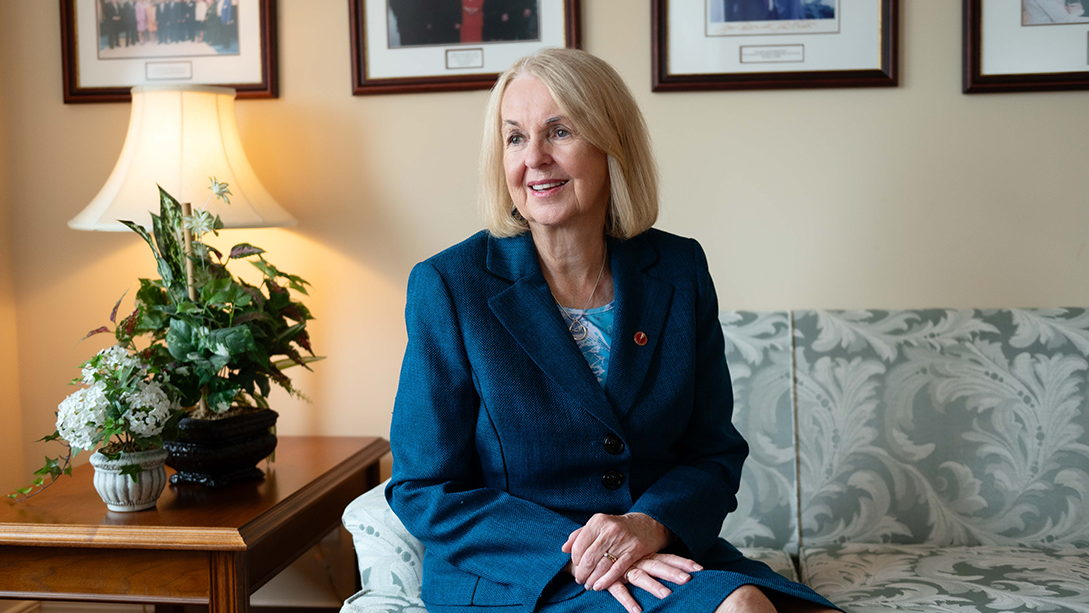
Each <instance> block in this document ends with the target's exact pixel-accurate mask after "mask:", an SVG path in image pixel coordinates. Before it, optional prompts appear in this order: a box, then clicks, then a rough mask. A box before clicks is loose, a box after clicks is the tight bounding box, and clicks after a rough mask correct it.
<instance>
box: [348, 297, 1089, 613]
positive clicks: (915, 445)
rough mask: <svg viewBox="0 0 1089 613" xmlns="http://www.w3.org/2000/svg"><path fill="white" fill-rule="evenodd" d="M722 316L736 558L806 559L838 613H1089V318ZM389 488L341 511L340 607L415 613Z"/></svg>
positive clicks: (780, 563)
mask: <svg viewBox="0 0 1089 613" xmlns="http://www.w3.org/2000/svg"><path fill="white" fill-rule="evenodd" d="M719 319H720V322H721V324H722V329H723V333H724V335H725V337H726V358H727V362H728V363H729V366H730V374H731V378H732V382H733V385H734V400H735V411H734V424H735V425H736V426H737V428H738V429H739V430H740V431H741V433H742V434H743V435H744V436H745V438H746V440H748V441H749V444H750V447H751V451H750V456H749V459H748V460H747V461H746V463H745V468H744V471H743V474H742V482H741V486H740V490H739V492H738V505H739V506H738V509H737V511H735V512H734V513H732V514H731V515H730V516H729V517H728V518H727V520H726V522H725V523H724V524H723V527H722V532H721V534H722V535H723V536H724V537H726V538H727V539H729V540H730V541H731V542H733V543H734V544H736V545H738V546H740V547H742V548H743V549H742V551H743V552H744V553H745V554H746V555H747V556H749V557H751V558H754V559H757V560H761V561H763V562H765V563H767V564H768V565H769V566H771V567H772V568H773V569H774V570H776V571H777V572H779V573H781V574H783V575H784V576H787V577H789V578H792V579H795V580H797V575H796V573H795V569H794V564H793V562H792V560H791V557H790V554H799V555H800V563H801V580H802V581H803V582H804V583H807V584H809V585H810V586H811V587H813V588H814V589H816V590H817V591H818V592H819V593H821V594H824V595H825V596H827V597H828V598H829V599H831V600H832V601H833V602H835V603H837V604H838V605H840V606H842V607H844V609H845V610H847V611H848V612H849V613H869V612H879V611H893V610H911V611H921V612H923V613H928V612H938V611H940V612H943V613H968V612H979V613H991V612H998V611H1002V612H1008V611H1032V612H1033V613H1049V612H1052V611H1055V612H1066V611H1072V612H1080V613H1089V433H1087V432H1086V426H1087V425H1089V405H1087V402H1086V393H1087V392H1089V312H1087V311H1086V309H1035V310H1011V309H1001V310H999V309H996V310H939V309H927V310H909V311H793V312H788V311H774V312H746V311H724V312H722V313H720V318H719ZM383 489H384V484H383V485H382V486H379V487H377V488H375V489H374V490H371V491H370V492H368V493H366V494H364V495H363V496H361V497H360V498H359V499H357V500H356V501H354V502H353V503H352V504H351V505H349V506H348V508H347V509H346V510H345V512H344V518H343V519H344V525H345V526H346V527H347V528H348V530H349V531H351V533H352V535H353V538H354V540H355V547H356V553H357V555H358V558H359V568H360V573H361V580H362V585H363V591H361V592H360V593H358V594H356V595H355V596H352V597H351V598H350V599H348V600H347V601H346V602H345V605H344V609H343V610H342V611H343V613H394V612H397V613H425V610H424V607H423V602H422V601H421V600H420V598H419V597H420V579H421V577H420V572H421V559H422V556H423V546H422V545H421V544H420V543H419V542H418V541H416V539H415V538H413V537H412V536H411V535H410V534H408V532H407V531H406V530H405V529H404V526H403V525H402V524H401V522H400V520H398V519H397V517H396V516H395V515H394V514H393V512H392V511H391V510H390V508H389V506H388V505H387V504H386V500H385V497H384V495H383ZM799 518H800V520H799ZM799 521H800V526H799ZM788 552H789V553H788Z"/></svg>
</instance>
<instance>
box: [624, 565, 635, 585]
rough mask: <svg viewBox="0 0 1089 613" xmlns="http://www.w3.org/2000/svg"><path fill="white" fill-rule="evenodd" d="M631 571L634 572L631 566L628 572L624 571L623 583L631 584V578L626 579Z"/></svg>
mask: <svg viewBox="0 0 1089 613" xmlns="http://www.w3.org/2000/svg"><path fill="white" fill-rule="evenodd" d="M633 570H635V567H634V566H632V567H631V568H629V569H628V570H626V571H624V583H631V577H628V575H630V574H631V571H633Z"/></svg>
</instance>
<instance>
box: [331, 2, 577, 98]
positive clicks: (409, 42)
mask: <svg viewBox="0 0 1089 613" xmlns="http://www.w3.org/2000/svg"><path fill="white" fill-rule="evenodd" d="M349 13H350V19H351V44H352V93H353V94H354V95H357V96H360V95H369V94H392V93H411V92H430V91H454V90H472V89H488V88H490V87H491V86H492V85H493V84H494V83H495V79H496V77H497V76H498V75H499V73H501V72H503V71H504V70H506V69H507V68H508V67H509V66H510V65H511V64H513V63H514V62H515V61H516V60H518V59H519V58H521V57H523V56H525V55H529V54H530V53H533V52H534V51H536V50H538V49H541V48H544V47H577V46H578V45H579V0H349Z"/></svg>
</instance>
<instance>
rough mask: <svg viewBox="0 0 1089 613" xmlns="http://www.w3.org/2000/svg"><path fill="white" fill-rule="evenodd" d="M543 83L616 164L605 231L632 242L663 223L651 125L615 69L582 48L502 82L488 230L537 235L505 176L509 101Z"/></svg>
mask: <svg viewBox="0 0 1089 613" xmlns="http://www.w3.org/2000/svg"><path fill="white" fill-rule="evenodd" d="M524 75H525V76H532V77H535V78H537V79H539V80H540V81H541V82H542V83H544V85H545V86H546V87H547V88H548V91H549V92H551V94H552V98H553V100H555V101H556V105H557V106H559V107H560V110H561V111H562V112H563V114H564V115H565V116H566V117H567V119H568V121H570V122H571V123H572V124H573V125H574V128H575V129H576V130H577V131H578V132H579V134H581V135H582V137H583V138H585V139H586V140H587V141H589V142H590V144H592V145H594V146H595V147H597V148H598V149H600V150H602V151H603V152H605V155H606V156H608V164H609V205H608V206H609V210H608V214H607V216H606V221H605V232H606V233H607V234H609V235H610V236H615V237H617V238H622V239H627V238H631V237H633V236H636V235H639V234H641V233H643V232H645V231H646V230H648V229H650V227H651V226H653V225H654V222H655V221H656V220H657V219H658V169H657V166H656V165H655V163H654V155H653V154H652V153H651V148H650V136H649V135H648V132H647V125H646V121H645V120H644V119H643V114H642V113H641V112H640V111H639V107H638V105H637V104H636V103H635V98H634V97H633V96H632V95H631V91H630V90H629V89H628V86H627V85H625V84H624V81H623V80H622V79H621V78H620V75H619V74H617V73H616V70H614V69H613V67H612V66H610V65H609V64H607V63H606V62H605V61H604V60H601V59H599V58H597V57H594V56H593V55H590V54H589V53H586V52H585V51H580V50H577V49H556V48H547V49H542V50H540V51H538V52H536V53H534V54H532V55H528V56H526V57H524V58H522V59H520V60H518V62H516V63H515V64H514V65H513V66H511V67H510V68H509V69H507V71H506V72H504V73H503V74H501V75H500V76H499V80H498V81H496V84H495V87H493V88H492V94H491V97H490V98H489V99H488V109H487V113H486V115H485V119H484V142H483V145H482V147H481V150H480V194H481V198H480V205H481V209H482V211H483V214H484V223H485V225H486V226H487V228H488V230H489V231H490V232H491V233H492V234H494V235H496V236H503V237H505V236H514V235H517V234H521V233H522V232H525V231H526V230H528V229H529V226H528V225H527V224H526V221H525V220H524V219H522V218H521V216H517V217H516V216H514V215H513V214H512V213H513V209H514V202H513V201H512V200H511V197H510V191H509V190H508V189H507V179H506V173H505V172H504V169H503V133H502V117H501V106H502V103H503V95H504V94H505V93H506V91H507V87H508V86H509V85H510V83H511V82H512V81H514V79H516V78H517V77H520V76H524Z"/></svg>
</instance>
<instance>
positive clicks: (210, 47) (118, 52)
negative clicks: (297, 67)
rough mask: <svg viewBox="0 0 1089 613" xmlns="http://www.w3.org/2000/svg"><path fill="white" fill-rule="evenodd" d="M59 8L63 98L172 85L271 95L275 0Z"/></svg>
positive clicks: (92, 1) (112, 2) (103, 1)
mask: <svg viewBox="0 0 1089 613" xmlns="http://www.w3.org/2000/svg"><path fill="white" fill-rule="evenodd" d="M60 12H61V47H62V49H61V57H62V71H63V77H64V101H65V102H66V103H77V102H125V101H128V100H130V99H131V96H130V90H131V88H132V87H133V86H136V85H151V84H175V83H183V84H194V85H219V86H225V87H233V88H235V90H237V92H238V97H239V98H275V97H277V95H278V89H279V88H278V83H277V57H276V48H277V45H276V2H275V0H60Z"/></svg>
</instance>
